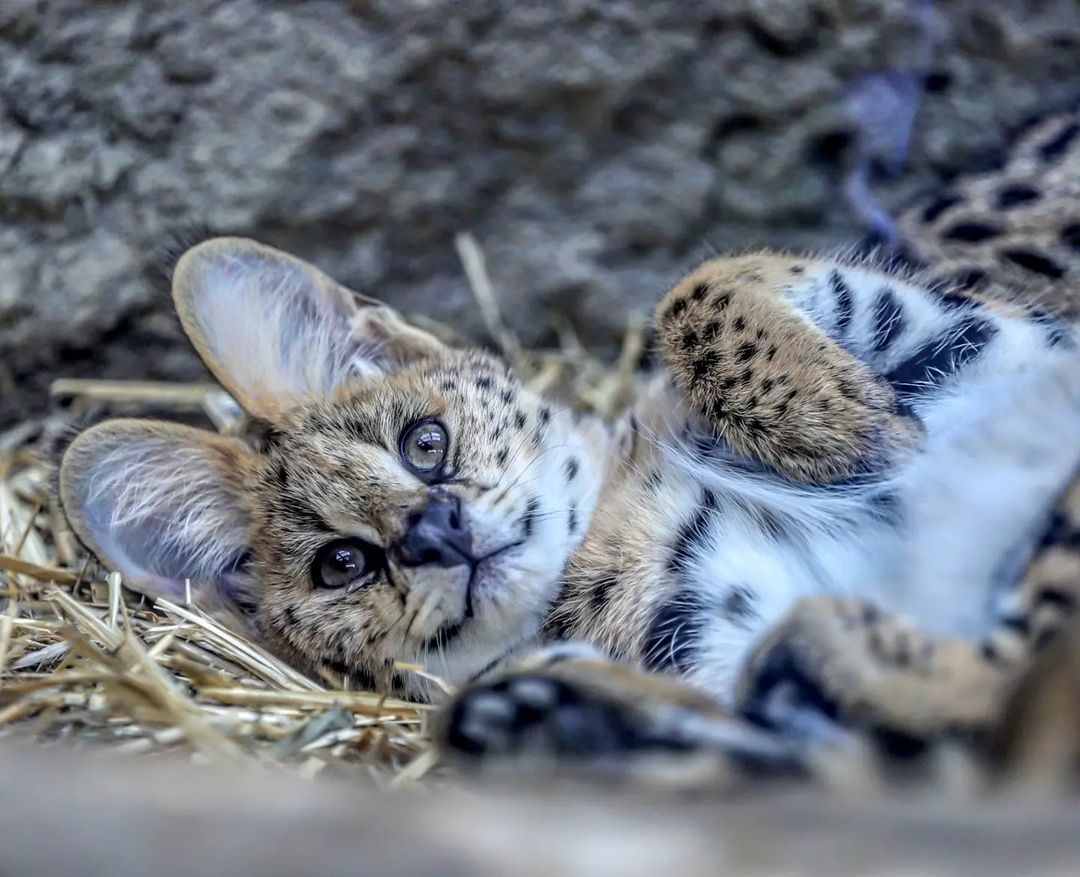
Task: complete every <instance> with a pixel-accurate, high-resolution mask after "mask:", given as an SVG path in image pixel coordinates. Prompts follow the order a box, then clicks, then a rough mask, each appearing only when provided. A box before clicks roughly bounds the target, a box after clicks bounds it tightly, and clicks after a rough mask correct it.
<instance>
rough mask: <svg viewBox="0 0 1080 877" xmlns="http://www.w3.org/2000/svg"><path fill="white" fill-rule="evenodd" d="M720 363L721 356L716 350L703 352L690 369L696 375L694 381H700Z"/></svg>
mask: <svg viewBox="0 0 1080 877" xmlns="http://www.w3.org/2000/svg"><path fill="white" fill-rule="evenodd" d="M719 361H720V354H719V353H717V352H716V351H715V350H703V351H702V352H701V353H700V354H698V355H697V356H696V357H695V358H694V360H693V361H692V362H691V364H690V367H691V369H692V370H693V373H694V380H695V381H700V380H701V379H702V378H704V377H705V376H706V375H707V374H708V373H709V372H710V371H712V370H713V368H715V366H716V364H717V363H718V362H719Z"/></svg>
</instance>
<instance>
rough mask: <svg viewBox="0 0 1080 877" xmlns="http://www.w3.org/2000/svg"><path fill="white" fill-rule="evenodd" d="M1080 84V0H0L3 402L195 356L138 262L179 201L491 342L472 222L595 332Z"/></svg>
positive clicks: (827, 235) (192, 215) (207, 219)
mask: <svg viewBox="0 0 1080 877" xmlns="http://www.w3.org/2000/svg"><path fill="white" fill-rule="evenodd" d="M868 83H869V84H870V86H871V87H867V84H868ZM890 83H892V84H893V86H895V87H892V86H890ZM879 87H882V88H884V92H881V91H880V88H879ZM875 88H878V90H877V91H875ZM881 94H884V95H885V98H882V97H881ZM1078 95H1080V4H1077V3H1076V0H1029V2H1020V0H1015V2H994V3H990V2H986V0H940V2H938V3H936V4H932V3H930V2H927V0H728V2H722V0H718V2H697V0H543V2H535V3H530V2H511V0H505V2H497V0H352V2H347V0H320V2H309V3H294V2H286V0H281V2H271V0H262V2H257V0H183V2H176V0H98V2H89V0H3V2H2V3H0V423H2V422H5V421H8V422H9V421H11V420H13V419H16V418H18V417H21V416H25V414H26V413H27V412H32V411H36V410H41V409H42V408H43V407H44V405H45V404H46V399H45V395H44V392H45V388H46V387H47V385H48V381H49V380H50V379H51V378H52V377H53V376H56V375H60V374H65V375H75V374H80V375H90V374H92V375H98V376H128V377H169V378H191V377H195V376H198V375H199V374H200V370H199V366H198V364H197V363H196V362H195V360H194V357H193V355H191V354H190V353H189V352H188V351H187V349H186V347H185V346H184V344H183V342H182V341H181V339H180V337H179V332H178V329H177V328H176V326H175V324H174V321H173V319H172V317H171V315H170V313H169V310H168V306H167V298H166V296H165V294H164V293H163V284H162V283H161V281H160V279H159V278H158V277H156V275H155V272H154V269H153V255H154V253H155V251H156V250H158V248H159V247H160V245H161V243H162V242H163V241H164V240H166V239H167V238H168V237H169V236H170V235H173V234H176V233H178V232H183V231H184V230H185V229H189V228H191V227H192V226H198V225H204V224H205V225H209V226H211V227H214V228H218V229H225V230H233V231H237V232H242V233H246V234H250V235H252V236H255V237H258V238H261V239H263V240H265V241H267V242H270V243H273V244H275V245H278V246H280V247H283V248H285V249H288V250H290V251H293V252H295V253H297V254H299V255H302V256H304V257H305V258H308V259H310V260H312V261H314V262H315V263H317V264H318V265H319V266H320V267H322V268H324V269H325V270H326V271H328V272H329V273H331V274H333V275H335V276H337V277H338V278H340V279H341V280H343V281H345V282H346V283H348V284H350V285H351V286H353V287H355V288H357V289H361V290H364V291H367V292H369V293H372V294H375V295H378V296H380V297H384V298H385V299H387V300H389V301H390V302H392V303H394V304H396V305H397V306H399V307H401V308H402V309H404V310H405V311H407V312H422V313H425V314H427V315H429V316H432V317H435V318H438V319H443V320H449V321H452V322H453V323H455V324H456V325H457V326H458V327H459V328H461V329H463V330H464V331H466V332H469V333H471V334H473V335H476V336H477V337H482V330H481V327H480V324H479V319H478V317H477V316H476V315H475V312H474V310H473V309H472V308H471V295H470V293H469V291H468V287H467V284H466V283H465V280H464V275H463V273H462V271H461V268H460V266H459V264H458V259H457V256H456V253H455V250H454V246H453V238H454V235H455V234H456V233H458V232H460V231H465V230H468V231H471V232H473V233H474V234H475V235H476V236H477V238H478V239H479V241H480V242H481V244H482V246H483V248H484V251H485V253H486V255H487V259H488V263H489V267H490V271H491V274H492V276H493V279H494V281H495V284H496V286H497V289H498V292H499V294H500V296H501V300H502V302H503V306H504V310H505V312H506V316H507V318H508V319H509V321H510V322H511V324H512V325H513V326H514V327H515V328H516V329H517V330H518V331H519V332H520V333H521V334H522V336H523V337H524V339H525V340H526V341H528V342H530V343H536V342H543V341H544V340H545V339H549V338H550V336H551V333H552V329H551V321H550V319H549V316H550V314H551V313H553V312H559V313H561V314H563V315H564V316H565V317H566V318H567V319H569V320H570V321H571V323H572V324H573V325H574V326H575V327H576V328H577V330H578V332H579V333H580V335H581V336H582V337H584V338H586V339H588V341H589V342H591V343H593V344H596V345H600V346H606V345H611V344H613V343H615V342H616V340H617V338H618V336H619V334H620V333H621V331H622V329H623V326H624V324H625V321H626V318H627V313H628V311H630V310H632V309H645V308H648V306H649V305H650V303H651V302H652V301H654V300H655V299H656V298H657V297H658V295H659V294H660V293H661V292H662V291H663V289H664V287H665V285H666V284H668V283H669V282H670V281H671V280H672V279H673V278H674V277H675V275H676V274H677V273H678V272H679V271H680V270H681V269H682V268H684V267H685V266H686V265H687V264H688V262H690V261H692V260H693V259H695V258H697V257H700V256H701V255H704V254H706V253H708V252H710V251H711V250H719V251H723V250H729V249H732V248H740V247H745V246H749V245H760V244H775V245H784V246H789V247H819V246H832V245H835V244H839V243H843V242H845V241H851V240H853V239H855V238H858V237H860V236H861V235H862V234H863V233H864V232H865V231H866V226H867V222H868V219H867V217H868V216H871V215H872V213H873V210H869V211H868V210H867V209H866V205H865V204H864V205H862V207H860V208H859V209H853V207H852V204H851V203H849V201H848V200H845V195H844V193H845V191H848V190H851V188H852V186H851V185H850V184H851V182H852V180H853V179H855V177H853V174H862V176H861V177H860V178H859V179H861V180H863V181H864V182H868V183H869V186H870V189H871V191H872V192H873V193H874V195H875V197H876V198H877V199H879V201H880V204H881V206H882V207H883V210H884V213H885V214H886V215H887V214H888V213H889V212H890V211H891V210H894V209H895V208H896V207H897V206H898V205H900V204H902V203H904V202H905V201H907V200H908V199H910V198H911V197H912V196H914V195H915V194H917V193H918V192H919V191H921V190H925V189H928V188H932V187H933V186H934V185H935V184H936V183H938V182H939V181H940V180H941V179H943V178H945V177H947V176H948V175H949V174H950V173H953V172H955V171H956V170H957V169H966V168H970V167H973V166H975V167H978V166H980V165H982V164H985V163H988V162H993V161H994V160H995V156H996V155H997V154H999V153H1000V151H1001V149H1002V146H1003V143H1004V139H1005V137H1006V134H1007V132H1008V131H1009V130H1010V129H1012V128H1014V127H1015V126H1017V125H1018V124H1019V123H1021V122H1022V121H1024V120H1025V119H1026V118H1027V117H1029V116H1031V115H1032V114H1034V113H1037V112H1040V111H1044V110H1051V109H1055V108H1060V107H1062V106H1064V105H1067V104H1069V103H1070V102H1073V101H1075V100H1076V99H1077V97H1078ZM890 101H893V102H894V103H895V102H896V101H899V103H900V105H901V106H900V107H899V109H897V108H896V107H893V108H892V109H889V106H888V105H889V102H890ZM883 107H884V110H885V111H886V112H885V117H884V118H883V119H878V120H877V121H876V122H874V121H873V120H872V119H871V120H870V121H869V122H868V121H867V114H868V112H869V113H870V115H872V114H873V112H874V111H879V110H882V108H883ZM915 109H917V110H918V111H917V114H915V115H914V127H913V130H912V131H911V142H910V147H908V144H907V136H906V134H907V127H906V124H905V122H904V114H905V112H908V111H911V112H913V111H914V110H915ZM909 115H910V112H909ZM901 159H904V160H903V162H901ZM901 165H902V169H901ZM856 188H857V187H856Z"/></svg>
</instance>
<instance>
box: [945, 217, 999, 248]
mask: <svg viewBox="0 0 1080 877" xmlns="http://www.w3.org/2000/svg"><path fill="white" fill-rule="evenodd" d="M999 234H1001V230H1000V229H998V228H995V227H994V226H992V225H986V224H985V223H982V222H958V223H957V224H956V225H954V226H953V227H952V228H949V229H947V230H946V231H945V234H944V237H945V238H946V239H947V240H950V241H963V242H964V243H969V244H976V243H978V242H979V241H986V240H989V239H990V238H995V237H997V236H998V235H999Z"/></svg>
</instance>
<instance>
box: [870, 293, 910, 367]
mask: <svg viewBox="0 0 1080 877" xmlns="http://www.w3.org/2000/svg"><path fill="white" fill-rule="evenodd" d="M904 326H905V324H904V310H903V308H902V307H901V306H900V302H899V301H897V300H896V293H895V292H893V291H892V290H891V289H890V288H889V287H887V286H886V287H885V288H884V289H882V290H881V291H880V292H879V293H878V297H877V301H876V302H874V351H875V352H876V353H882V352H884V351H886V350H888V349H889V347H890V346H892V343H893V342H894V341H895V340H896V339H897V338H899V337H900V335H901V334H902V333H903V331H904Z"/></svg>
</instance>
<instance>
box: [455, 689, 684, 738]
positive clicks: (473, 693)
mask: <svg viewBox="0 0 1080 877" xmlns="http://www.w3.org/2000/svg"><path fill="white" fill-rule="evenodd" d="M444 739H445V744H446V746H447V747H448V748H449V749H451V750H453V751H455V752H458V753H460V754H463V755H467V756H472V757H476V758H499V757H504V756H522V755H524V756H541V757H543V756H551V757H558V758H596V757H603V756H615V755H621V754H625V753H628V752H632V751H638V750H640V749H642V748H645V747H648V746H666V747H667V748H676V746H675V741H674V740H673V739H669V740H666V741H665V740H661V739H658V738H657V737H656V735H655V734H653V733H651V732H650V730H649V729H648V727H647V723H646V722H644V721H643V718H642V716H641V715H640V714H639V713H638V711H636V710H635V709H634V708H633V707H632V706H631V705H630V704H622V703H620V702H618V701H617V700H615V699H613V698H610V697H605V696H603V695H601V694H599V693H597V692H595V691H592V690H590V689H588V688H586V687H584V686H580V685H576V684H574V683H573V682H571V681H568V680H566V679H562V678H559V677H557V676H553V675H547V674H543V673H521V674H516V675H513V676H506V677H503V678H501V679H498V680H497V681H495V682H492V683H490V684H481V685H477V686H475V687H473V688H470V689H468V690H467V691H465V692H464V693H463V694H462V695H461V696H460V697H459V698H458V699H457V700H456V701H455V702H454V703H453V704H451V706H450V707H449V710H448V714H447V717H446V724H445V729H444Z"/></svg>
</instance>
